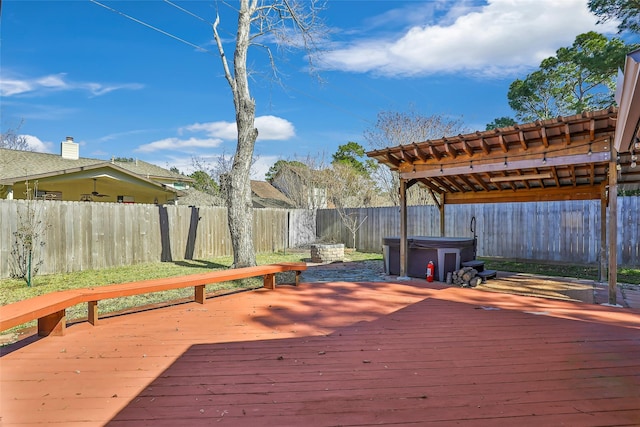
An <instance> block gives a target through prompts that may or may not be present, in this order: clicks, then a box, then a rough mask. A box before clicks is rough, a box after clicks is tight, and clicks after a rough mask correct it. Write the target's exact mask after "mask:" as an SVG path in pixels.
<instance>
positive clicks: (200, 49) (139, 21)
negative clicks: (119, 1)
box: [89, 0, 219, 57]
mask: <svg viewBox="0 0 640 427" xmlns="http://www.w3.org/2000/svg"><path fill="white" fill-rule="evenodd" d="M89 1H90V2H91V3H93V4H96V5H98V6H101V7H104V8H105V9H107V10H109V11H111V12H113V13H117V14H118V15H120V16H124V17H125V18H127V19H130V20H132V21H133V22H136V23H138V24H140V25H144V26H145V27H147V28H150V29H152V30H154V31H157V32H159V33H160V34H164V35H165V36H167V37H171V38H172V39H174V40H177V41H179V42H181V43H184V44H186V45H188V46H191V47H193V48H196V49H197V50H199V51H200V52H204V53H208V54H209V55H213V56H216V57H217V56H219V54H217V53H215V52H212V51H210V50H208V49H205V48H203V47H201V46H198V45H196V44H194V43H191V42H189V41H187V40H185V39H182V38H180V37H178V36H176V35H173V34H171V33H168V32H166V31H164V30H162V29H160V28H158V27H154V26H153V25H151V24H147V23H146V22H144V21H141V20H140V19H137V18H134V17H133V16H130V15H127V14H126V13H124V12H121V11H119V10H117V9H114V8H112V7H109V6H107V5H105V4H102V3H100V2H99V1H97V0H89ZM194 16H195V15H194ZM200 19H202V18H200ZM205 22H206V21H205Z"/></svg>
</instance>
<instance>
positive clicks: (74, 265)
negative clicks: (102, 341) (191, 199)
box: [0, 197, 640, 278]
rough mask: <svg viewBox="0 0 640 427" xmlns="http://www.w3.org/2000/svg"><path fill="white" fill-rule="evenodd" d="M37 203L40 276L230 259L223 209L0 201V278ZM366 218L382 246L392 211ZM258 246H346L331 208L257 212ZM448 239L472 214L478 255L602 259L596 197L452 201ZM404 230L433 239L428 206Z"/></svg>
mask: <svg viewBox="0 0 640 427" xmlns="http://www.w3.org/2000/svg"><path fill="white" fill-rule="evenodd" d="M28 203H34V204H35V205H34V206H36V207H37V209H35V210H34V212H36V215H39V219H40V220H42V221H44V222H45V223H46V224H47V225H48V227H47V228H46V230H45V231H44V233H43V237H42V241H43V242H45V246H43V247H42V248H38V247H37V248H36V251H37V250H40V249H41V250H42V257H43V261H44V262H43V264H42V267H41V269H40V274H48V273H59V272H70V271H80V270H88V269H98V268H105V267H113V266H121V265H130V264H137V263H144V262H157V261H181V260H185V259H210V258H213V257H216V256H224V255H231V241H230V237H229V231H228V226H227V213H226V209H225V208H215V207H201V208H195V207H187V206H156V205H144V204H115V203H86V202H58V201H46V202H43V201H36V202H27V201H25V200H0V278H6V277H9V275H10V268H9V264H10V262H11V260H12V256H11V250H12V248H13V247H14V241H15V236H14V233H15V231H16V230H17V228H18V226H19V224H20V222H21V217H23V214H22V213H24V212H25V209H26V207H27V204H28ZM351 212H352V213H355V214H357V215H358V217H359V218H360V219H364V218H365V217H366V220H365V221H364V223H363V224H362V226H361V227H360V229H359V230H358V232H357V233H356V247H357V248H358V249H359V250H362V251H369V252H381V250H382V239H383V238H384V237H388V236H398V235H399V234H400V213H399V208H397V207H384V208H362V209H352V210H351ZM254 213H255V217H254V231H255V235H254V244H255V247H256V250H257V251H258V252H274V251H281V250H285V249H287V248H293V247H298V246H303V245H306V244H309V243H312V242H314V241H316V235H317V236H319V237H318V239H319V240H322V241H331V242H339V243H345V244H346V245H347V246H351V245H352V240H351V239H352V236H351V232H350V231H349V230H348V229H347V228H346V227H345V226H344V225H343V223H342V221H341V219H340V216H339V215H338V213H337V211H335V210H327V209H323V210H318V211H310V210H284V209H256V210H254ZM445 215H446V217H447V218H446V235H447V236H451V237H467V236H471V235H472V233H471V231H470V228H469V225H470V222H471V218H472V217H473V216H475V217H476V233H477V235H478V255H479V256H488V257H505V258H512V259H513V258H517V259H531V260H551V261H560V262H572V263H577V264H589V263H596V262H598V261H599V254H600V204H599V202H598V201H572V202H541V203H506V204H480V205H450V206H447V207H446V212H445ZM408 232H409V235H427V236H438V235H439V234H440V218H439V212H438V210H437V208H436V207H434V206H411V207H409V208H408ZM618 262H619V263H620V264H621V265H628V266H639V265H640V197H620V198H618Z"/></svg>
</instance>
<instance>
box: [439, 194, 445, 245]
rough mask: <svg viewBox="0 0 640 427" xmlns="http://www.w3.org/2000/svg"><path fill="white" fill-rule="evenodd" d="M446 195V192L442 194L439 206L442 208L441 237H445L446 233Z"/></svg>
mask: <svg viewBox="0 0 640 427" xmlns="http://www.w3.org/2000/svg"><path fill="white" fill-rule="evenodd" d="M445 197H446V193H441V194H440V205H439V206H438V208H439V209H440V237H444V233H445V225H446V224H445V220H444V205H445Z"/></svg>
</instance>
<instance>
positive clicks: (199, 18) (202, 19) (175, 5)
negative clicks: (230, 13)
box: [164, 0, 213, 25]
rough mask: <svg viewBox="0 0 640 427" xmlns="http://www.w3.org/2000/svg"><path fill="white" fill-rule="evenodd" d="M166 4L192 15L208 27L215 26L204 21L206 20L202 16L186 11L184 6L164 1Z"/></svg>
mask: <svg viewBox="0 0 640 427" xmlns="http://www.w3.org/2000/svg"><path fill="white" fill-rule="evenodd" d="M164 2H165V3H167V4H168V5H171V6H173V7H175V8H176V9H178V10H181V11H183V12H184V13H186V14H187V15H191V16H193V17H194V18H196V19H198V20H200V21H202V22H204V23H205V24H207V25H213V22H209V21H207V20H206V19H204V18H203V17H201V16H200V15H196V14H195V13H193V12H191V11H189V10H187V9H185V8H184V7H182V6H178V5H177V4H175V3H173V2H171V1H169V0H164Z"/></svg>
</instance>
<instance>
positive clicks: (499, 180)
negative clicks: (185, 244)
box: [367, 58, 640, 304]
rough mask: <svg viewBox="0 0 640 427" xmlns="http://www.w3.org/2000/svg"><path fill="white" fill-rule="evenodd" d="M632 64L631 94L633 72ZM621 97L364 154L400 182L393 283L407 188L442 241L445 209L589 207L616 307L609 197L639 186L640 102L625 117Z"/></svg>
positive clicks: (403, 255) (403, 250)
mask: <svg viewBox="0 0 640 427" xmlns="http://www.w3.org/2000/svg"><path fill="white" fill-rule="evenodd" d="M629 61H630V59H628V60H627V63H628V64H629ZM631 61H634V59H633V58H631ZM633 63H634V64H635V65H636V67H635V69H634V72H635V79H634V88H635V87H636V86H637V85H638V78H637V76H638V67H637V62H635V61H634V62H633ZM626 75H627V76H631V75H632V73H629V72H627V74H626ZM619 86H622V87H626V86H625V85H624V83H622V84H621V83H620V82H619ZM628 86H629V85H628ZM628 91H629V90H628V89H627V90H626V91H621V93H622V94H623V95H624V94H627V95H628V96H627V101H626V102H625V97H624V96H623V97H622V99H621V100H618V103H619V105H620V110H618V108H616V107H611V108H609V109H606V110H600V111H591V112H585V113H583V114H578V115H574V116H567V117H558V118H555V119H550V120H541V121H536V122H534V123H527V124H521V125H515V126H511V127H506V128H500V129H495V130H489V131H483V132H475V133H470V134H465V135H458V136H453V137H443V138H440V139H435V140H429V141H423V142H412V143H410V144H406V145H400V146H397V147H391V148H385V149H381V150H374V151H371V152H368V153H367V155H368V156H369V157H372V158H374V159H376V160H378V162H380V163H382V164H385V165H387V166H388V167H389V168H390V169H391V170H393V171H397V172H398V174H399V177H400V188H399V191H400V200H401V201H400V275H401V276H406V272H407V265H408V259H407V199H406V191H407V189H408V188H409V187H411V186H412V185H415V184H421V185H423V186H425V187H426V188H427V189H428V190H429V192H431V194H432V196H433V198H434V200H436V203H437V204H438V207H439V209H440V233H441V235H444V229H445V215H444V209H445V205H447V204H468V203H504V202H541V201H563V200H591V199H595V200H600V206H601V209H600V211H601V261H600V262H601V269H600V271H601V277H600V280H601V281H602V282H605V281H607V279H608V283H609V302H610V303H611V304H615V303H616V284H617V253H616V249H617V232H616V230H617V197H616V195H617V193H618V188H619V186H628V185H633V186H637V185H638V184H640V167H635V166H636V163H637V159H636V161H634V160H632V158H636V156H637V155H638V154H640V145H638V144H637V142H636V141H638V136H639V135H640V131H639V130H638V123H639V120H640V101H638V104H639V105H637V106H636V105H635V103H634V106H635V109H634V108H631V109H630V108H629V107H628V105H627V103H628V102H629V100H631V99H633V98H634V97H633V96H629V94H628ZM639 94H640V92H639ZM618 95H619V96H620V94H618ZM631 95H632V94H631ZM619 111H620V112H624V113H625V117H624V123H619V121H618V115H619ZM634 114H635V115H634ZM629 129H631V132H629ZM623 131H625V132H626V133H623ZM614 141H615V143H614ZM634 150H635V153H634ZM636 153H637V154H636ZM607 211H608V218H609V220H608V221H607ZM607 234H608V235H609V239H608V242H609V244H608V248H607ZM607 249H608V251H607ZM607 252H608V264H607ZM607 271H608V278H607V275H606V272H607Z"/></svg>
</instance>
